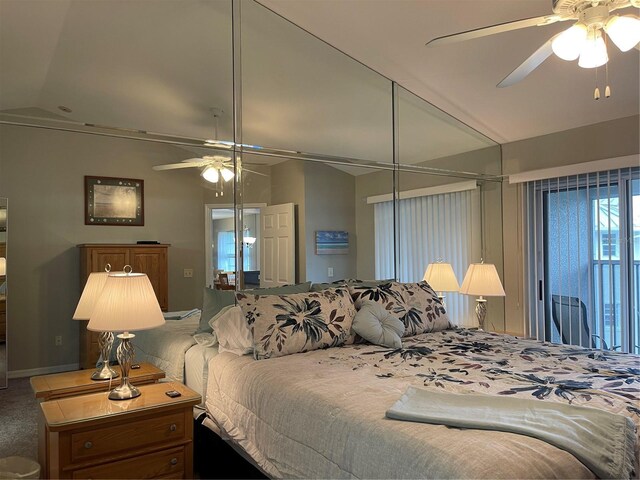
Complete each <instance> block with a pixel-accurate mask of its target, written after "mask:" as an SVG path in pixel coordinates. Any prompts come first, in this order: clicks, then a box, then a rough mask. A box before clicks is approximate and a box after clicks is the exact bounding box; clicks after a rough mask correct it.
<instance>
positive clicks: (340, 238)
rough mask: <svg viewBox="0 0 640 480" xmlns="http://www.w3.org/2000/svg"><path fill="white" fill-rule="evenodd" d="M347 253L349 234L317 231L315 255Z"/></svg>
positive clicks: (334, 231) (335, 231)
mask: <svg viewBox="0 0 640 480" xmlns="http://www.w3.org/2000/svg"><path fill="white" fill-rule="evenodd" d="M348 253H349V232H342V231H337V230H318V231H317V232H316V255H346V254H348Z"/></svg>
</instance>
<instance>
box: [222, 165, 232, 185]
mask: <svg viewBox="0 0 640 480" xmlns="http://www.w3.org/2000/svg"><path fill="white" fill-rule="evenodd" d="M220 175H222V178H223V179H224V181H225V182H228V181H229V180H231V179H232V178H233V172H232V171H231V170H229V169H228V168H226V167H224V168H222V169H220Z"/></svg>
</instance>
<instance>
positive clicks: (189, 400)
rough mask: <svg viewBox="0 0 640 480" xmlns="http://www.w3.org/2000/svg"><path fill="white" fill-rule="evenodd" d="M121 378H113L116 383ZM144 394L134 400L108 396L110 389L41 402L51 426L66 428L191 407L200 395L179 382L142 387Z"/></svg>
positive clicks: (116, 383) (57, 428) (141, 390)
mask: <svg viewBox="0 0 640 480" xmlns="http://www.w3.org/2000/svg"><path fill="white" fill-rule="evenodd" d="M119 383H120V382H114V387H116V386H118V385H119ZM139 389H140V392H141V395H140V396H139V397H136V398H132V399H131V400H109V398H108V395H109V393H108V392H100V393H92V394H90V395H80V396H77V397H68V398H61V399H59V400H51V401H48V402H43V403H41V404H40V408H42V413H43V414H44V418H45V420H46V422H47V425H48V426H49V428H50V429H51V430H65V429H66V428H65V427H72V426H74V425H76V424H78V423H81V422H92V421H99V420H101V419H105V418H109V417H114V416H120V415H132V414H136V413H138V414H144V413H148V411H150V410H153V409H159V408H170V407H176V406H182V407H188V406H194V405H196V404H198V403H199V402H200V400H201V398H200V395H199V394H198V393H196V392H194V391H193V390H191V389H190V388H188V387H187V386H185V385H183V384H181V383H177V382H162V383H154V384H151V385H143V386H141V387H139ZM168 390H177V391H179V392H180V393H181V394H182V396H180V397H175V398H171V397H168V396H167V395H165V392H166V391H168Z"/></svg>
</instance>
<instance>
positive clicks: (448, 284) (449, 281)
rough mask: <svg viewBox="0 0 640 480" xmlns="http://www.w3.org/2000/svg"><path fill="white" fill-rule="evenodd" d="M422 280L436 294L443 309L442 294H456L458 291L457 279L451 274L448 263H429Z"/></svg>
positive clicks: (451, 269)
mask: <svg viewBox="0 0 640 480" xmlns="http://www.w3.org/2000/svg"><path fill="white" fill-rule="evenodd" d="M423 280H424V281H425V282H427V283H428V284H429V285H430V286H431V288H433V289H434V290H435V291H436V292H438V298H439V299H440V301H441V302H442V306H443V307H445V308H446V305H445V304H444V295H443V292H457V291H458V290H460V285H459V284H458V279H457V278H456V274H455V273H453V268H452V267H451V264H450V263H444V262H436V263H430V264H429V265H427V270H426V272H424V278H423Z"/></svg>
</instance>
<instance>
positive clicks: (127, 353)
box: [87, 265, 164, 400]
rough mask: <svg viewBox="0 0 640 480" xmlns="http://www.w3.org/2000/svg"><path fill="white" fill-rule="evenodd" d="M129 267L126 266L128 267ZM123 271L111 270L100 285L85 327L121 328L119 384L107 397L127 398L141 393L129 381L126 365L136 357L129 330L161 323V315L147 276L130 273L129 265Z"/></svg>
mask: <svg viewBox="0 0 640 480" xmlns="http://www.w3.org/2000/svg"><path fill="white" fill-rule="evenodd" d="M127 269H128V270H127ZM124 270H125V271H124V272H122V273H111V274H109V275H108V276H107V279H106V281H105V284H104V288H103V289H102V293H101V294H100V297H99V298H98V301H97V303H96V306H95V308H94V309H93V312H91V316H90V318H89V324H88V325H87V329H88V330H91V331H98V332H103V331H108V332H123V333H120V334H119V335H118V338H119V339H120V340H121V341H120V345H118V350H117V358H118V363H119V364H120V369H121V371H122V379H121V381H120V386H118V387H117V388H115V389H114V390H112V391H111V392H109V399H110V400H128V399H130V398H135V397H138V396H140V390H138V389H137V388H136V387H134V386H133V385H131V383H129V369H130V368H131V364H132V363H133V360H134V357H135V350H134V348H133V345H132V344H131V339H132V338H134V337H135V335H134V334H133V333H130V332H132V331H137V330H148V329H150V328H155V327H159V326H160V325H162V324H163V323H164V317H163V316H162V311H161V310H160V305H159V304H158V299H157V298H156V294H155V292H154V291H153V287H152V286H151V282H150V281H149V277H147V275H145V274H144V273H132V272H131V267H129V266H128V265H127V266H126V267H125V268H124Z"/></svg>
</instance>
